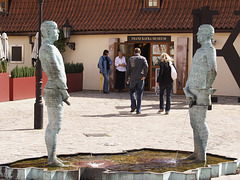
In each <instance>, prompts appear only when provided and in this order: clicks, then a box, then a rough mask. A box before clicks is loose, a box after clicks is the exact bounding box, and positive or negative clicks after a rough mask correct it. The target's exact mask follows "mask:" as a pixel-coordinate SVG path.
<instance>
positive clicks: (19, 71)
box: [10, 66, 36, 101]
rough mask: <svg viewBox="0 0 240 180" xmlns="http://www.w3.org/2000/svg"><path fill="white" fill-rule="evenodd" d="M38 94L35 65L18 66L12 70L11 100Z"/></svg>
mask: <svg viewBox="0 0 240 180" xmlns="http://www.w3.org/2000/svg"><path fill="white" fill-rule="evenodd" d="M35 94H36V77H35V68H34V67H30V68H29V67H18V66H16V67H15V68H14V69H13V70H12V71H11V78H10V100H11V101H14V100H20V99H28V98H34V97H35Z"/></svg>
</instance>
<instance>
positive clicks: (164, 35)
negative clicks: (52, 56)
mask: <svg viewBox="0 0 240 180" xmlns="http://www.w3.org/2000/svg"><path fill="white" fill-rule="evenodd" d="M204 6H209V8H210V10H217V11H218V13H219V14H218V15H214V16H213V20H212V25H213V27H214V28H215V31H216V33H215V35H214V37H213V41H212V42H213V45H214V47H215V48H216V49H221V48H222V47H223V45H224V44H225V42H226V41H227V39H228V37H229V35H230V33H231V32H232V30H233V28H234V27H235V26H236V24H237V22H238V20H240V16H239V15H235V13H234V12H235V11H239V10H240V9H239V7H240V1H238V0H230V1H229V0H204V1H203V0H131V1H129V0H44V1H43V20H52V21H55V22H56V23H57V24H58V26H59V28H62V26H63V25H64V24H65V23H66V21H67V19H68V20H69V24H70V25H71V26H72V31H71V36H70V39H69V42H71V43H73V44H75V50H73V48H72V47H71V46H69V47H68V46H66V51H65V52H63V53H62V54H63V57H64V61H65V62H74V63H76V62H82V63H83V65H84V75H83V77H84V79H83V88H84V89H86V90H98V89H99V84H100V74H99V70H98V68H97V63H98V60H99V57H100V56H101V55H102V52H103V50H104V49H109V51H110V58H111V59H112V61H113V63H114V59H115V57H116V56H117V52H118V51H119V50H121V51H123V54H124V56H125V57H126V59H128V58H129V57H130V56H132V55H133V49H134V48H135V47H139V48H141V50H142V55H143V56H145V57H146V58H147V60H148V64H149V73H148V77H147V79H146V85H145V90H147V91H155V85H156V75H157V73H156V72H157V69H158V68H159V60H160V55H161V53H162V52H166V53H168V54H169V55H170V56H171V57H172V58H173V59H174V63H175V66H176V67H177V69H178V79H177V80H176V81H175V82H174V90H173V92H174V93H177V94H182V93H183V91H182V88H183V87H184V86H185V82H186V79H187V75H188V72H189V70H190V67H191V61H192V57H193V14H192V12H193V10H194V9H198V8H202V7H204ZM38 26H39V2H38V0H31V1H29V0H0V33H1V34H2V33H3V32H6V33H7V35H8V40H9V46H10V63H9V71H11V69H13V68H14V67H15V66H16V65H18V66H26V65H27V66H31V65H32V59H31V53H32V48H33V42H34V38H35V34H36V32H37V31H38ZM70 47H71V48H70ZM234 47H235V49H236V50H237V52H239V53H240V38H239V36H238V37H237V39H236V40H235V41H234ZM13 54H15V55H14V56H13ZM13 57H18V58H17V59H16V58H15V59H14V58H13ZM217 64H218V75H217V78H216V80H215V82H214V84H213V88H216V89H217V92H216V93H215V94H216V95H228V96H240V89H239V87H238V84H237V82H236V80H235V79H234V76H233V75H232V72H231V70H230V68H229V67H228V65H227V63H226V61H225V59H224V58H223V57H220V56H219V57H217ZM111 68H112V70H113V73H112V74H111V77H110V88H111V89H114V84H115V73H114V66H112V67H111ZM239 68H240V67H239Z"/></svg>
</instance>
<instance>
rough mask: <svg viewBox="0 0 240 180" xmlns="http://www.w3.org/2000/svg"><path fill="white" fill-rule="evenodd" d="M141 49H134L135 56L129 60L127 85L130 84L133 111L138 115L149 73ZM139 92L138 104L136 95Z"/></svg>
mask: <svg viewBox="0 0 240 180" xmlns="http://www.w3.org/2000/svg"><path fill="white" fill-rule="evenodd" d="M140 53H141V50H140V49H139V48H135V49H134V56H132V57H131V58H129V60H128V66H127V78H128V81H127V84H129V83H130V86H129V89H130V98H131V111H130V112H134V111H135V110H137V114H141V102H142V96H143V90H144V80H145V79H146V77H147V73H148V63H147V60H146V58H145V57H143V56H141V55H140ZM135 91H137V103H136V95H135Z"/></svg>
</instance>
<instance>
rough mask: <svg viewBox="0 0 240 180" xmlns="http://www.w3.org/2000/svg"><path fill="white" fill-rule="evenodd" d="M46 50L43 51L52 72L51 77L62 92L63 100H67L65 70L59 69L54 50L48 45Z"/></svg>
mask: <svg viewBox="0 0 240 180" xmlns="http://www.w3.org/2000/svg"><path fill="white" fill-rule="evenodd" d="M46 51H47V52H46V53H45V54H46V55H47V56H46V59H47V61H48V62H49V65H50V70H51V74H52V76H53V77H52V78H53V79H54V82H55V84H56V86H57V87H58V90H59V92H60V93H61V94H62V98H63V101H64V100H67V99H68V97H69V94H68V92H67V85H66V82H65V81H64V79H63V78H64V74H63V73H65V72H62V71H61V67H60V64H59V63H58V59H57V57H56V54H55V53H54V50H53V49H52V48H51V47H48V48H47V50H46Z"/></svg>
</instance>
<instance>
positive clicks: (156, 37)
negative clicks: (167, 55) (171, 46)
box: [128, 36, 171, 42]
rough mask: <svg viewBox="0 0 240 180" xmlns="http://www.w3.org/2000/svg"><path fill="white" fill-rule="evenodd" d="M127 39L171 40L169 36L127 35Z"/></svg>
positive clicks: (130, 40) (131, 40)
mask: <svg viewBox="0 0 240 180" xmlns="http://www.w3.org/2000/svg"><path fill="white" fill-rule="evenodd" d="M128 41H129V42H133V41H141V42H142V41H167V42H171V36H128Z"/></svg>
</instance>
